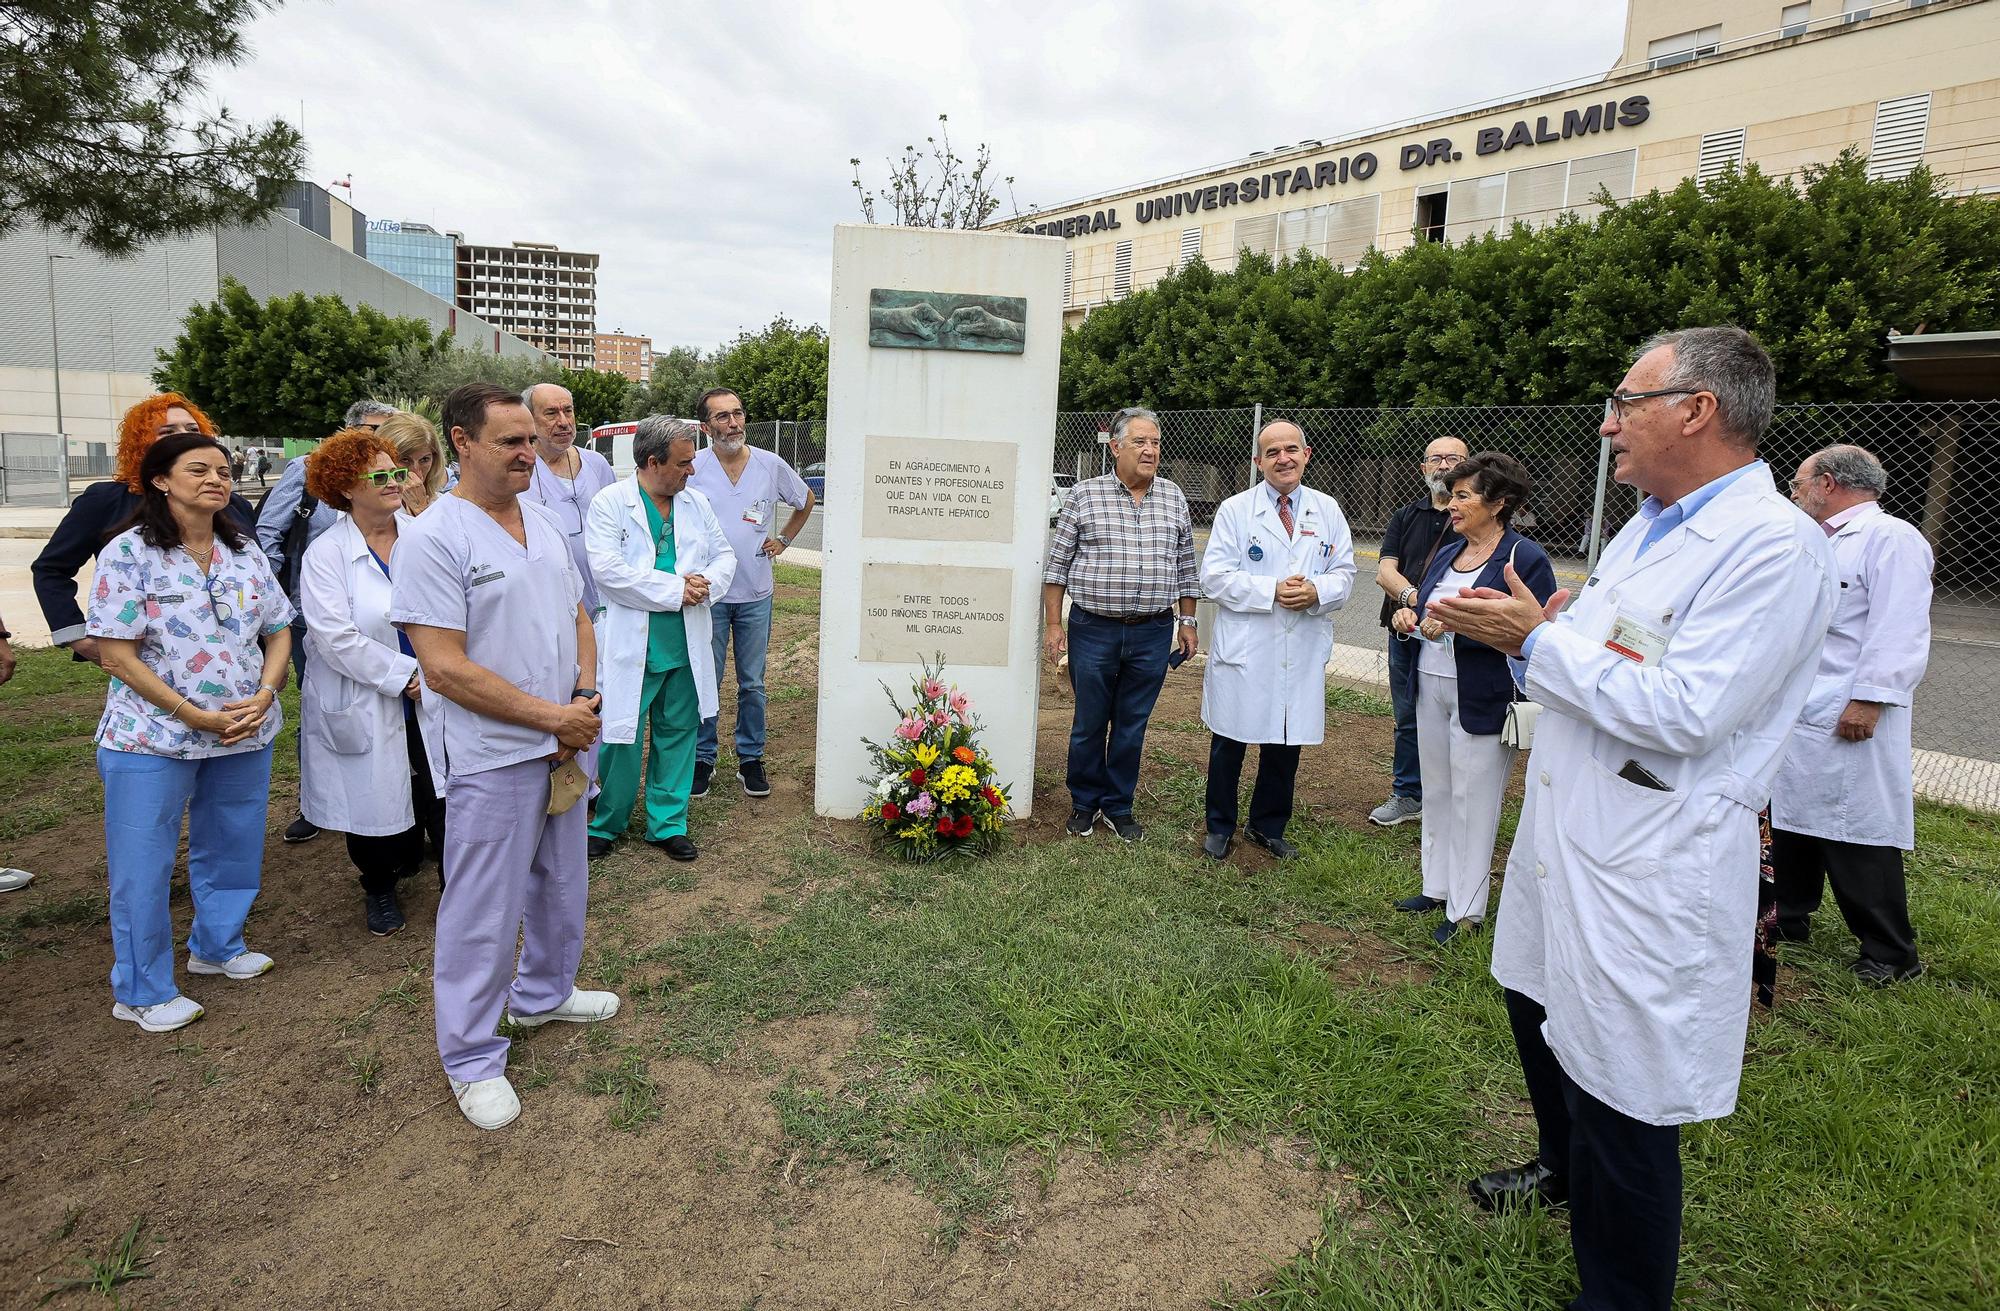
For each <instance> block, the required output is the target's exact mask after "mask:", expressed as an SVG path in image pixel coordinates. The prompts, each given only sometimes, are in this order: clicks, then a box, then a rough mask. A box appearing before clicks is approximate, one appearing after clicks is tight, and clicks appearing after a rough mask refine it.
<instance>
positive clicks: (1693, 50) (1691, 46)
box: [1646, 23, 1722, 68]
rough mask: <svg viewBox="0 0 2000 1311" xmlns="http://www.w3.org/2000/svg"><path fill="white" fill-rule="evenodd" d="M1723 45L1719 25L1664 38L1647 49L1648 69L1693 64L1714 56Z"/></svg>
mask: <svg viewBox="0 0 2000 1311" xmlns="http://www.w3.org/2000/svg"><path fill="white" fill-rule="evenodd" d="M1721 44H1722V25H1721V24H1719V23H1718V24H1716V25H1715V26H1713V27H1704V28H1702V29H1700V30H1699V31H1694V32H1682V33H1680V34H1678V35H1676V36H1663V37H1661V38H1660V39H1659V40H1657V41H1654V42H1652V43H1651V44H1649V45H1648V46H1647V47H1646V67H1648V68H1672V67H1673V66H1674V65H1675V64H1686V63H1691V62H1693V61H1694V60H1697V59H1700V58H1701V57H1702V56H1703V55H1712V54H1714V53H1715V51H1716V48H1717V47H1718V46H1720V45H1721Z"/></svg>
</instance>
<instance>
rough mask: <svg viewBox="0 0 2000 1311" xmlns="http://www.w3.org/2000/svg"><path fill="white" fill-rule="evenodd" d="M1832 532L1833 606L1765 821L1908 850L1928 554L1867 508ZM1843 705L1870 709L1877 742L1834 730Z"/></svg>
mask: <svg viewBox="0 0 2000 1311" xmlns="http://www.w3.org/2000/svg"><path fill="white" fill-rule="evenodd" d="M1855 509H1856V511H1857V513H1856V514H1855V516H1854V517H1853V518H1852V519H1849V520H1848V521H1847V522H1846V523H1844V524H1842V525H1841V526H1840V527H1839V528H1838V529H1837V530H1835V532H1834V535H1833V539H1832V540H1833V562H1834V570H1835V572H1836V574H1837V576H1838V578H1839V581H1840V602H1839V605H1838V607H1837V608H1836V609H1835V610H1834V613H1833V626H1832V627H1831V628H1829V629H1828V630H1827V634H1826V648H1825V650H1823V651H1822V652H1821V653H1820V658H1819V673H1818V675H1817V676H1816V677H1815V678H1814V679H1813V685H1812V693H1811V695H1809V696H1808V697H1807V698H1806V708H1805V710H1804V711H1803V712H1802V713H1801V714H1800V715H1799V722H1798V724H1797V725H1796V726H1795V727H1794V728H1793V729H1792V740H1791V744H1790V745H1789V746H1788V747H1787V748H1786V750H1785V766H1784V769H1783V770H1782V771H1780V772H1779V774H1778V781H1777V782H1776V783H1775V784H1773V785H1772V787H1771V824H1772V826H1773V827H1776V828H1781V829H1784V830H1786V831H1787V832H1790V833H1805V834H1808V835H1810V836H1812V837H1818V838H1831V839H1833V840H1834V841H1836V842H1856V843H1861V844H1863V845H1865V846H1871V847H1901V848H1902V849H1903V850H1904V851H1908V850H1910V849H1911V848H1912V847H1914V846H1916V841H1917V817H1916V799H1915V787H1914V783H1913V780H1912V778H1911V764H1910V698H1911V697H1912V696H1913V695H1914V694H1915V692H1916V690H1917V684H1918V683H1921V682H1922V681H1923V679H1924V669H1925V667H1926V666H1927V665H1928V664H1929V663H1930V658H1931V546H1930V543H1929V542H1926V541H1925V540H1924V535H1923V534H1922V533H1920V532H1918V531H1917V530H1916V528H1915V527H1914V526H1913V525H1911V524H1909V523H1906V522H1904V521H1903V520H1901V519H1898V518H1896V517H1895V516H1894V515H1891V514H1887V513H1885V512H1884V511H1883V509H1882V507H1881V505H1880V504H1879V503H1877V502H1874V501H1870V502H1867V503H1865V504H1863V505H1860V506H1856V507H1855ZM1849 701H1879V702H1881V703H1882V718H1881V721H1880V722H1879V723H1877V724H1876V725H1875V736H1874V737H1871V738H1869V739H1868V740H1867V741H1866V742H1849V741H1847V740H1846V739H1844V738H1842V737H1841V736H1840V735H1839V734H1837V733H1835V732H1834V731H1833V728H1834V725H1835V724H1837V723H1839V722H1840V712H1841V711H1842V710H1844V709H1846V708H1847V703H1848V702H1849Z"/></svg>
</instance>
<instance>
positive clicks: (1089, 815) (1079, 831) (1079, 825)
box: [1064, 810, 1097, 838]
mask: <svg viewBox="0 0 2000 1311" xmlns="http://www.w3.org/2000/svg"><path fill="white" fill-rule="evenodd" d="M1096 827H1097V812H1096V811H1094V810H1072V811H1070V812H1069V823H1068V824H1067V825H1065V826H1064V828H1065V831H1067V832H1068V833H1069V835H1070V836H1071V837H1073V838H1087V837H1089V836H1090V831H1091V830H1092V829H1094V828H1096Z"/></svg>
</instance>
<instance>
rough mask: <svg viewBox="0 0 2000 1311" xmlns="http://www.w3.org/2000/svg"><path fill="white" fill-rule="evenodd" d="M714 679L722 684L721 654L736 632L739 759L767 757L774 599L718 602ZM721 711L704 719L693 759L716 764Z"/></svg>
mask: <svg viewBox="0 0 2000 1311" xmlns="http://www.w3.org/2000/svg"><path fill="white" fill-rule="evenodd" d="M714 609H715V640H714V646H715V681H716V683H717V685H718V686H719V685H720V684H721V682H722V657H723V656H724V654H726V653H727V652H728V650H729V639H730V635H731V634H732V633H733V634H735V636H736V760H737V763H738V764H741V763H742V762H743V761H745V760H762V759H763V758H764V656H765V654H766V653H767V652H768V651H769V650H770V649H771V598H770V597H768V596H767V597H765V598H764V599H763V600H761V601H738V602H736V603H735V604H733V605H732V604H731V603H729V602H727V601H717V602H716V603H715V607H714ZM720 718H721V717H720V716H719V715H711V716H710V717H708V718H707V719H704V720H702V721H701V737H700V738H699V739H698V740H697V741H696V742H695V748H694V758H695V759H696V760H699V761H700V762H701V763H702V764H704V765H713V764H714V763H715V758H716V755H717V754H718V751H719V749H720V740H719V736H718V734H717V732H716V729H717V723H716V721H717V720H718V719H720Z"/></svg>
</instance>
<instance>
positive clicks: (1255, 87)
mask: <svg viewBox="0 0 2000 1311" xmlns="http://www.w3.org/2000/svg"><path fill="white" fill-rule="evenodd" d="M1623 27H1624V6H1622V5H1619V4H1615V3H1611V2H1610V0H1594V2H1591V3H1577V0H1563V2H1562V3H1553V2H1549V3H1545V2H1544V0H1501V2H1500V3H1492V4H1466V3H1462V2H1461V3H1448V2H1447V0H1394V2H1393V3H1392V2H1391V0H1370V2H1369V3H1361V2H1360V0H1320V2H1319V3H1292V2H1290V0H1264V2H1263V3H1259V4H1255V5H1250V6H1244V7H1241V8H1236V7H1230V8H1227V9H1226V8H1225V7H1224V6H1219V5H1205V4H1193V3H1187V2H1186V0H1151V2H1150V3H1146V4H1138V3H1127V4H1104V3H1090V2H1089V0H1079V2H1077V3H1069V4H1047V3H1039V2H1037V0H1013V2H1012V3H1001V2H1000V0H988V3H984V4H977V5H974V4H962V3H937V2H935V0H934V2H933V3H929V4H910V5H903V4H889V3H878V4H868V5H861V4H851V3H849V4H816V5H799V4H788V5H769V4H762V3H758V0H737V2H736V3H721V4H679V3H676V4H651V3H645V2H644V0H638V2H636V3H635V2H633V0H626V2H625V3H622V4H616V5H613V4H568V3H561V2H560V0H558V2H556V3H540V4H529V3H502V2H500V0H488V2H485V3H477V4H474V3H467V2H463V0H422V3H416V4H411V3H409V2H408V0H340V2H339V3H335V2H334V0H292V2H291V3H289V4H286V5H285V6H284V7H283V8H281V9H279V10H277V11H276V12H274V13H271V14H268V15H266V16H264V17H263V18H261V19H259V20H258V21H257V22H256V23H255V24H254V25H253V26H252V27H251V28H250V30H249V32H248V33H247V35H248V39H249V44H250V46H251V54H250V57H249V59H248V60H246V61H245V62H244V63H243V64H242V65H240V66H239V67H236V68H233V69H225V70H222V71H220V72H219V73H217V74H215V75H214V77H213V78H212V82H211V85H212V88H213V89H214V90H215V91H216V92H217V93H218V94H219V96H220V98H221V99H222V100H223V101H224V102H225V103H227V104H228V105H229V106H230V108H231V109H232V110H233V111H234V112H236V113H237V114H238V115H242V116H249V117H252V118H257V119H264V118H269V117H273V116H279V117H283V118H285V119H287V120H289V121H294V122H296V121H297V120H298V118H299V114H300V100H301V98H303V100H304V115H305V130H306V139H307V144H308V147H309V149H310V152H311V156H310V165H309V168H308V172H307V176H308V177H310V178H311V179H312V180H313V181H316V182H318V183H320V184H321V185H325V184H326V183H327V182H329V181H331V180H333V179H335V178H341V177H346V176H348V175H350V174H351V175H352V176H353V179H354V192H353V197H354V204H355V206H356V207H357V208H359V209H360V210H362V211H363V212H364V213H366V214H367V215H368V216H369V217H370V218H378V219H415V220H419V221H423V222H428V223H431V224H432V225H433V226H435V227H437V228H439V229H440V230H442V229H445V228H451V229H455V230H457V231H460V232H463V233H465V234H466V237H467V239H468V240H471V241H475V242H484V243H497V244H505V243H507V242H510V241H515V240H522V241H547V242H554V243H556V244H558V245H560V246H562V247H563V248H565V249H569V250H587V251H595V252H597V253H598V254H599V255H601V256H602V257H603V261H602V264H601V265H600V268H599V273H598V327H599V329H600V330H611V329H616V328H623V329H625V330H626V331H630V332H640V333H645V334H648V335H650V336H651V337H652V338H653V340H654V343H655V344H656V346H658V347H659V348H660V349H665V348H666V347H668V346H671V345H693V346H700V347H703V348H707V347H711V346H714V345H716V344H717V343H719V342H722V341H725V340H727V339H728V338H730V337H733V336H734V335H735V334H736V333H737V332H738V331H739V330H743V329H752V330H754V329H756V328H758V327H761V326H762V325H763V324H765V323H767V322H769V321H770V320H771V318H772V317H773V316H774V315H778V314H785V315H788V316H790V317H791V318H793V319H794V320H798V321H801V322H810V323H824V322H825V321H826V315H827V301H828V294H829V284H830V270H829V264H828V260H829V254H828V252H829V250H830V243H829V239H830V236H831V228H832V225H833V224H835V223H840V222H856V221H858V220H859V218H860V214H859V209H858V202H857V200H856V197H855V193H854V190H853V188H852V186H851V184H850V179H851V176H852V170H851V169H850V167H849V165H848V162H847V161H848V160H849V159H850V158H851V157H854V156H857V155H858V156H860V157H861V159H862V161H863V175H864V177H866V178H869V179H871V180H872V181H874V182H875V184H876V185H877V186H880V185H881V184H882V183H883V181H884V180H885V176H886V174H887V171H888V166H887V164H886V163H885V160H886V159H888V158H890V157H893V156H895V155H897V154H899V153H900V151H901V148H902V147H903V146H904V145H905V144H906V143H909V142H913V141H915V142H921V140H922V138H923V137H924V136H925V135H927V134H928V133H929V132H930V131H932V130H933V129H934V127H935V122H936V118H937V115H939V114H940V113H945V114H949V115H950V116H951V130H952V135H953V139H954V144H956V145H958V146H959V147H960V148H961V153H964V154H967V155H970V153H971V152H972V150H973V148H974V147H976V145H977V144H978V143H979V142H982V141H983V142H987V143H989V144H990V145H991V146H992V149H993V157H994V162H995V164H996V166H997V171H998V172H999V173H1001V174H1008V173H1011V174H1013V175H1014V179H1015V180H1014V183H1013V196H1014V198H1015V199H1016V200H1018V202H1019V204H1020V205H1021V206H1022V207H1023V208H1025V207H1028V206H1035V205H1039V206H1044V207H1046V206H1052V205H1056V204H1059V203H1061V202H1063V201H1066V200H1072V199H1076V198H1079V197H1082V196H1086V195H1091V194H1095V193H1098V192H1101V191H1106V190H1110V189H1113V188H1115V187H1119V186H1124V185H1130V184H1133V183H1137V182H1142V181H1146V180H1148V179H1151V178H1155V177H1160V176H1163V175H1166V174H1172V173H1180V172H1185V171H1190V170H1193V169H1195V168H1198V167H1201V166H1203V165H1208V164H1213V163H1217V162H1220V161H1223V160H1228V159H1235V158H1239V157H1241V156H1243V155H1245V154H1248V153H1249V152H1250V151H1252V150H1260V149H1268V148H1270V147H1272V146H1274V145H1277V144H1279V143H1284V142H1297V141H1300V140H1302V139H1308V138H1319V139H1322V140H1325V141H1327V142H1328V143H1329V144H1330V143H1332V142H1333V141H1334V140H1335V139H1336V138H1339V137H1344V136H1347V135H1351V134H1352V133H1354V132H1357V131H1359V130H1362V129H1366V128H1370V127H1375V126H1378V125H1381V124H1385V123H1389V122H1394V121H1398V120H1403V119H1409V118H1416V117H1428V116H1431V115H1434V114H1438V113H1441V112H1443V111H1446V110H1450V109H1453V108H1457V107H1460V106H1464V105H1468V104H1472V103H1475V102H1479V101H1484V100H1490V99H1494V98H1498V97H1501V96H1505V95H1508V94H1510V93H1513V92H1519V91H1525V90H1528V89H1530V88H1532V87H1537V86H1541V85H1544V84H1547V83H1551V82H1558V81H1565V80H1569V79H1573V78H1584V77H1589V76H1592V75H1594V74H1597V73H1601V72H1602V71H1604V70H1605V69H1607V68H1609V67H1611V65H1612V64H1613V63H1615V62H1616V61H1617V57H1618V53H1619V44H1620V40H1621V36H1622V32H1623ZM334 194H336V195H345V194H346V193H345V192H342V191H336V192H335V193H334ZM1001 201H1002V204H1003V206H1005V207H1007V208H1011V206H1010V205H1008V198H1007V194H1006V192H1005V190H1004V189H1003V190H1002V192H1001Z"/></svg>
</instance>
